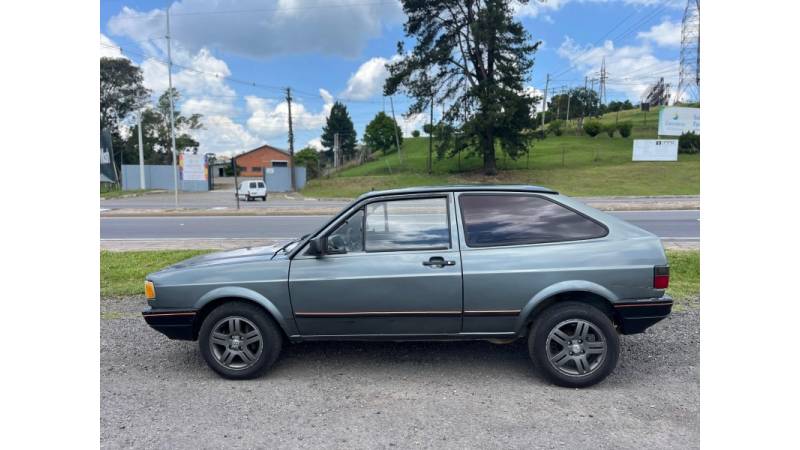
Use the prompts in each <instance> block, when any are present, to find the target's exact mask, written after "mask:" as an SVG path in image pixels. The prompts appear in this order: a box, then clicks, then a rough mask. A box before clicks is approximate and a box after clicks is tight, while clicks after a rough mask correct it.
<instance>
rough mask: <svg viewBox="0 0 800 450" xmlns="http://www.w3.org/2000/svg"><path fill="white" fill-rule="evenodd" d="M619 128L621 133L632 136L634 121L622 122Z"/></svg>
mask: <svg viewBox="0 0 800 450" xmlns="http://www.w3.org/2000/svg"><path fill="white" fill-rule="evenodd" d="M617 129H618V130H619V135H620V136H622V137H624V138H626V137H630V135H631V130H632V129H633V123H632V122H629V121H625V122H620V123H618V124H617Z"/></svg>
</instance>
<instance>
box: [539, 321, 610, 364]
mask: <svg viewBox="0 0 800 450" xmlns="http://www.w3.org/2000/svg"><path fill="white" fill-rule="evenodd" d="M545 349H546V350H547V360H548V361H549V362H550V364H551V365H552V366H553V367H554V368H555V369H556V370H558V371H559V372H561V373H564V374H566V375H569V376H585V375H588V374H590V373H592V372H594V371H595V370H597V368H598V367H600V365H601V364H602V363H603V361H604V360H605V357H606V352H607V345H606V339H605V336H604V335H603V333H602V332H601V331H600V328H599V327H598V326H597V325H595V324H593V323H591V322H589V321H587V320H584V319H569V320H565V321H563V322H561V323H559V324H558V325H556V326H555V327H553V329H552V330H550V333H549V334H548V335H547V342H546V343H545Z"/></svg>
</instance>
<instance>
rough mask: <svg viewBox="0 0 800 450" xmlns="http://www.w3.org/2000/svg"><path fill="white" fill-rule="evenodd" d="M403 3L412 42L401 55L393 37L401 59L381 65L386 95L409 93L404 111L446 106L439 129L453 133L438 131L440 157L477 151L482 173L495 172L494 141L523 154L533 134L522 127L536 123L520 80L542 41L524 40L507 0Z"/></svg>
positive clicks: (513, 154) (508, 150) (400, 46)
mask: <svg viewBox="0 0 800 450" xmlns="http://www.w3.org/2000/svg"><path fill="white" fill-rule="evenodd" d="M520 3H527V0H522V1H520ZM403 10H404V11H405V13H406V15H407V20H406V23H405V27H404V29H405V32H406V35H407V36H408V37H413V38H416V44H415V47H414V49H413V51H412V52H411V53H409V54H406V52H405V50H404V45H403V43H402V42H400V43H398V45H397V47H398V53H399V55H400V59H399V60H398V61H397V62H395V63H392V64H389V65H388V66H387V67H388V69H389V77H388V78H387V80H386V84H385V85H384V92H385V94H386V95H392V94H394V93H395V92H397V91H398V90H401V89H402V90H404V91H405V92H406V93H407V94H408V95H409V96H410V97H412V98H414V100H415V101H414V103H412V104H411V106H410V107H409V110H408V112H407V114H409V115H412V114H418V113H423V112H426V111H427V109H428V106H430V104H431V103H433V104H436V105H439V104H446V105H448V108H447V109H446V110H445V112H444V114H443V117H442V119H441V121H442V122H443V123H445V124H447V126H443V127H441V129H442V130H453V132H447V133H443V134H442V135H438V136H437V141H438V143H437V153H438V154H439V155H440V156H441V155H443V154H444V153H445V152H449V156H454V155H456V154H457V153H458V152H461V151H470V152H474V153H477V154H479V155H481V156H482V157H483V169H484V172H485V173H486V174H488V175H494V174H496V173H497V167H496V159H495V143H496V142H499V143H500V145H502V148H503V150H504V151H505V152H506V153H507V154H508V155H509V156H510V157H512V158H516V157H517V156H519V155H521V154H525V153H527V151H528V148H529V144H530V140H531V139H532V135H531V134H530V133H526V132H525V130H529V129H532V128H533V127H534V124H533V118H532V111H533V108H534V107H533V104H534V102H535V101H536V99H535V98H534V97H533V96H531V95H528V94H526V93H525V91H524V89H523V88H524V86H523V83H524V81H525V80H526V78H527V74H528V71H529V70H530V69H531V68H532V67H533V59H532V56H533V54H534V53H535V52H536V50H537V49H538V47H539V44H540V42H536V43H532V42H531V41H530V36H529V35H528V33H527V32H526V31H525V28H524V27H523V26H522V24H521V23H520V22H518V21H517V20H515V19H514V14H513V11H512V9H511V6H510V2H509V1H508V0H438V1H425V0H404V1H403ZM456 122H458V123H459V126H458V127H456V126H455V124H456ZM437 130H439V128H438V127H437Z"/></svg>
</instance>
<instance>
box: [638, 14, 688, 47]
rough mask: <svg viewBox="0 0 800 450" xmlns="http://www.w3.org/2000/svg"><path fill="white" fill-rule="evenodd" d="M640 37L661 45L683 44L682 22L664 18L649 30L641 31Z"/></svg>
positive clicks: (674, 45) (677, 45) (673, 45)
mask: <svg viewBox="0 0 800 450" xmlns="http://www.w3.org/2000/svg"><path fill="white" fill-rule="evenodd" d="M637 37H638V38H640V39H644V40H648V41H651V42H654V43H655V44H656V45H659V46H661V47H680V46H681V23H680V22H671V21H669V20H664V21H663V22H661V23H660V24H658V25H653V26H652V27H651V28H650V30H648V31H640V32H639V34H638V35H637Z"/></svg>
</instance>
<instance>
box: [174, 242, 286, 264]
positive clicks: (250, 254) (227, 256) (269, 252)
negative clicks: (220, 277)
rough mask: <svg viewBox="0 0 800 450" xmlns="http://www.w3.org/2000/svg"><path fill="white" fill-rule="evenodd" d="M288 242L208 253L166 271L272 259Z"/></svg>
mask: <svg viewBox="0 0 800 450" xmlns="http://www.w3.org/2000/svg"><path fill="white" fill-rule="evenodd" d="M287 242H288V241H285V242H281V243H277V244H274V245H262V246H257V247H244V248H237V249H235V250H227V251H224V252H215V253H208V254H205V255H199V256H195V257H193V258H189V259H187V260H184V261H181V262H179V263H177V264H174V265H172V266H169V267H168V268H166V269H164V270H175V269H187V268H192V267H198V266H211V265H218V264H230V263H238V262H245V261H247V260H250V259H256V258H257V259H262V260H263V259H267V260H269V259H272V258H273V256H274V255H275V252H277V251H278V250H279V249H280V248H281V247H283V246H284V245H285V244H286V243H287Z"/></svg>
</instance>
